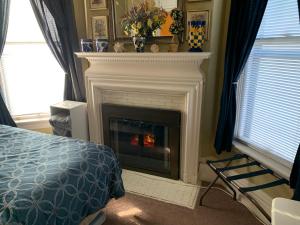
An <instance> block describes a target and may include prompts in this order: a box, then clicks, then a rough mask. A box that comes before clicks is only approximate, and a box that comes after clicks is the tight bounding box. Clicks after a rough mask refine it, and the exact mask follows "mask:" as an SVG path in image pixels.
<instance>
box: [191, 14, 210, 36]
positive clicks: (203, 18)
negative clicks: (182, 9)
mask: <svg viewBox="0 0 300 225" xmlns="http://www.w3.org/2000/svg"><path fill="white" fill-rule="evenodd" d="M191 21H205V39H206V40H208V39H209V37H208V34H209V11H208V10H203V11H187V13H186V27H187V28H188V27H189V24H190V22H191ZM188 38H189V30H188V29H187V32H186V40H188Z"/></svg>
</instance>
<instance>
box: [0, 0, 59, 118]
mask: <svg viewBox="0 0 300 225" xmlns="http://www.w3.org/2000/svg"><path fill="white" fill-rule="evenodd" d="M0 66H1V68H0V69H1V70H0V72H1V74H0V75H1V78H2V82H1V83H2V87H3V92H4V97H5V100H6V102H7V105H8V108H9V110H10V112H11V114H12V115H13V116H20V115H27V114H41V113H48V112H49V107H50V105H51V104H53V103H57V102H59V101H62V99H63V88H64V72H63V70H62V69H61V67H60V65H59V64H58V62H57V61H56V59H55V57H54V56H53V54H52V53H51V51H50V49H49V47H48V46H47V44H46V42H45V39H44V37H43V35H42V32H41V30H40V27H39V26H38V23H37V20H36V18H35V16H34V13H33V10H32V7H31V5H30V1H17V0H12V1H11V7H10V16H9V25H8V34H7V40H6V45H5V47H4V52H3V55H2V58H1V65H0Z"/></svg>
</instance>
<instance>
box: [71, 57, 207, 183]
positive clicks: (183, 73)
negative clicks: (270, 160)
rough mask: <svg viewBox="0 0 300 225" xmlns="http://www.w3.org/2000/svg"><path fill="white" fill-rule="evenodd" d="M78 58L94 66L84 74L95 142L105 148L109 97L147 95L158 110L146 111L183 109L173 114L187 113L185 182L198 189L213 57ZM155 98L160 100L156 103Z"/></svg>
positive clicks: (183, 155) (183, 141) (183, 132)
mask: <svg viewBox="0 0 300 225" xmlns="http://www.w3.org/2000/svg"><path fill="white" fill-rule="evenodd" d="M76 55H77V56H78V57H79V58H85V59H87V60H88V61H89V68H88V69H87V70H86V71H85V82H86V90H87V103H88V115H89V128H90V137H91V141H93V142H96V143H99V144H103V143H104V140H103V130H102V129H103V128H102V119H101V118H102V116H101V115H102V114H101V112H102V111H101V105H102V103H103V102H104V94H106V95H107V93H110V94H109V95H114V94H115V93H123V95H126V94H127V93H128V95H130V96H132V95H134V98H133V100H134V99H138V98H139V97H140V96H142V95H144V96H148V98H150V101H148V103H149V102H150V103H153V104H152V105H149V104H147V105H141V106H147V107H153V108H168V109H170V107H171V105H172V104H173V103H174V101H175V103H176V104H175V105H176V107H177V106H178V108H174V109H176V110H178V109H179V110H181V112H182V125H181V155H180V157H181V159H180V179H181V180H182V181H183V182H185V183H190V184H197V181H198V166H199V165H198V162H199V151H200V150H199V137H200V127H201V126H200V122H201V107H202V95H203V89H204V82H205V76H204V73H203V72H202V70H201V68H200V66H201V64H202V62H203V60H205V59H208V58H209V57H210V55H211V53H209V52H201V53H189V52H182V53H134V52H132V53H76ZM121 96H122V95H121ZM151 98H153V99H156V100H157V99H158V100H157V102H155V101H154V100H153V99H151ZM176 99H178V102H176ZM133 100H132V101H133ZM132 101H131V100H130V101H127V100H126V101H124V102H122V104H124V105H132V104H133V103H132ZM135 101H136V100H135ZM139 102H141V101H139ZM162 102H163V104H161V103H162ZM168 102H170V103H172V104H168ZM111 103H114V102H111ZM164 104H165V105H164Z"/></svg>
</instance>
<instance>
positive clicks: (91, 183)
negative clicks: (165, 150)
mask: <svg viewBox="0 0 300 225" xmlns="http://www.w3.org/2000/svg"><path fill="white" fill-rule="evenodd" d="M123 195H124V188H123V183H122V179H121V169H120V167H119V163H118V161H117V159H116V157H115V155H114V153H113V151H112V150H111V149H110V148H108V147H106V146H102V145H96V144H92V143H88V142H84V141H80V140H77V139H70V138H64V137H58V136H52V135H46V134H40V133H36V132H32V131H27V130H23V129H18V128H12V127H7V126H2V125H0V198H1V205H0V225H4V224H5V225H17V224H18V225H78V224H80V221H82V219H83V218H84V217H86V216H87V215H89V214H92V213H95V212H96V211H98V210H100V209H101V208H104V207H105V205H106V204H107V203H108V201H109V200H110V199H111V198H119V197H122V196H123Z"/></svg>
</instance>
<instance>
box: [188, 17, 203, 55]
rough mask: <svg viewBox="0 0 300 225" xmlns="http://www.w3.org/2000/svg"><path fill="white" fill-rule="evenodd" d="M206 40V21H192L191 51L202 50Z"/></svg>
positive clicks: (190, 28)
mask: <svg viewBox="0 0 300 225" xmlns="http://www.w3.org/2000/svg"><path fill="white" fill-rule="evenodd" d="M205 41H206V39H205V21H191V22H190V23H189V46H190V49H189V51H190V52H202V47H203V45H204V43H205Z"/></svg>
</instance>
